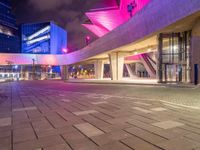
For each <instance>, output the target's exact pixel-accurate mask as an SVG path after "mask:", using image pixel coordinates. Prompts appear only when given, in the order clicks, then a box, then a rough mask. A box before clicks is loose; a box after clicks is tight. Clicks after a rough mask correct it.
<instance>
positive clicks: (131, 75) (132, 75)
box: [126, 64, 137, 79]
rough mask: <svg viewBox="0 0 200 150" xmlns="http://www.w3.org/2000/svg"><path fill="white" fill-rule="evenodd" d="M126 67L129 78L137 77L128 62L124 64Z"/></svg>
mask: <svg viewBox="0 0 200 150" xmlns="http://www.w3.org/2000/svg"><path fill="white" fill-rule="evenodd" d="M126 69H127V71H128V74H129V76H130V78H132V79H133V78H137V76H136V74H135V73H134V71H133V70H132V69H131V66H130V64H126Z"/></svg>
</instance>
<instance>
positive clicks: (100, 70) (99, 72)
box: [94, 60, 104, 79]
mask: <svg viewBox="0 0 200 150" xmlns="http://www.w3.org/2000/svg"><path fill="white" fill-rule="evenodd" d="M94 72H95V79H103V74H104V62H103V60H97V61H95V63H94Z"/></svg>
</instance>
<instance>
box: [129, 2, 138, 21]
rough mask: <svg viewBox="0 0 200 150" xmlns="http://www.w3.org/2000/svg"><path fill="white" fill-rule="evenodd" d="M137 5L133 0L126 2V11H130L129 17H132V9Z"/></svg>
mask: <svg viewBox="0 0 200 150" xmlns="http://www.w3.org/2000/svg"><path fill="white" fill-rule="evenodd" d="M136 7H137V4H136V2H135V0H134V1H133V2H131V3H130V4H128V6H127V11H128V13H130V17H131V18H132V17H133V10H134V9H135V8H136Z"/></svg>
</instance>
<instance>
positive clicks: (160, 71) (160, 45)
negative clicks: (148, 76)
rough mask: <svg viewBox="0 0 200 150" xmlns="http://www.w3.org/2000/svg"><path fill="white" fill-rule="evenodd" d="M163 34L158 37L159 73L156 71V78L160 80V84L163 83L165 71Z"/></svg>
mask: <svg viewBox="0 0 200 150" xmlns="http://www.w3.org/2000/svg"><path fill="white" fill-rule="evenodd" d="M162 40H163V34H162V33H161V34H159V36H158V54H157V71H156V74H157V75H156V77H157V79H158V82H159V83H161V82H163V69H162V63H163V60H162V49H163V41H162Z"/></svg>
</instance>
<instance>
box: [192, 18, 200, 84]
mask: <svg viewBox="0 0 200 150" xmlns="http://www.w3.org/2000/svg"><path fill="white" fill-rule="evenodd" d="M190 50H191V60H190V62H191V66H190V68H191V72H190V74H191V82H192V83H195V67H194V66H195V64H197V65H198V66H199V67H198V83H200V19H198V20H197V22H196V24H195V25H194V26H193V29H192V37H191V47H190Z"/></svg>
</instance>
